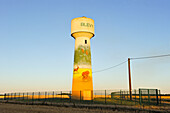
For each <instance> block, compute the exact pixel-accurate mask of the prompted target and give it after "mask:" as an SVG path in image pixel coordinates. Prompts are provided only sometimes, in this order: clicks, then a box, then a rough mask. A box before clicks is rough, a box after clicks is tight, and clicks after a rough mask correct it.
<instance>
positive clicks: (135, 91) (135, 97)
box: [135, 89, 136, 105]
mask: <svg viewBox="0 0 170 113" xmlns="http://www.w3.org/2000/svg"><path fill="white" fill-rule="evenodd" d="M135 105H136V89H135Z"/></svg>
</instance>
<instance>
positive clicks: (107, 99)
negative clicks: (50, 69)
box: [3, 89, 170, 105]
mask: <svg viewBox="0 0 170 113" xmlns="http://www.w3.org/2000/svg"><path fill="white" fill-rule="evenodd" d="M76 93H77V94H79V96H78V98H76V99H75V98H74V97H73V95H72V92H71V91H51V92H24V93H6V94H4V96H3V99H4V100H14V101H25V102H35V101H39V102H52V103H53V102H54V103H57V102H72V103H91V104H95V103H97V104H112V105H120V104H122V105H161V104H163V105H170V98H167V99H164V100H161V94H160V90H157V89H155V90H154V89H152V90H151V89H139V90H133V91H132V100H130V95H129V91H122V90H119V91H116V90H93V91H90V94H91V96H89V98H88V97H87V96H86V97H84V95H85V93H83V92H82V91H79V92H76Z"/></svg>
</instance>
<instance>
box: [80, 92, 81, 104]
mask: <svg viewBox="0 0 170 113" xmlns="http://www.w3.org/2000/svg"><path fill="white" fill-rule="evenodd" d="M80 102H81V90H80Z"/></svg>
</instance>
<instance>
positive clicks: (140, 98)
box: [139, 89, 142, 105]
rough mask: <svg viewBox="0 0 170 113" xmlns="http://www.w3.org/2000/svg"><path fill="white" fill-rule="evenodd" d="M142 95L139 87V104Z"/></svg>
mask: <svg viewBox="0 0 170 113" xmlns="http://www.w3.org/2000/svg"><path fill="white" fill-rule="evenodd" d="M141 98H142V95H141V89H139V103H140V105H141V104H142V99H141Z"/></svg>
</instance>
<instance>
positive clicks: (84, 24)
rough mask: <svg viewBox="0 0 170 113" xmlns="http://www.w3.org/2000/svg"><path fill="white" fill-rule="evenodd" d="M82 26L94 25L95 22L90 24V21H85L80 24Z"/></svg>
mask: <svg viewBox="0 0 170 113" xmlns="http://www.w3.org/2000/svg"><path fill="white" fill-rule="evenodd" d="M80 25H81V26H85V27H93V24H90V23H84V22H81V24H80Z"/></svg>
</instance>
